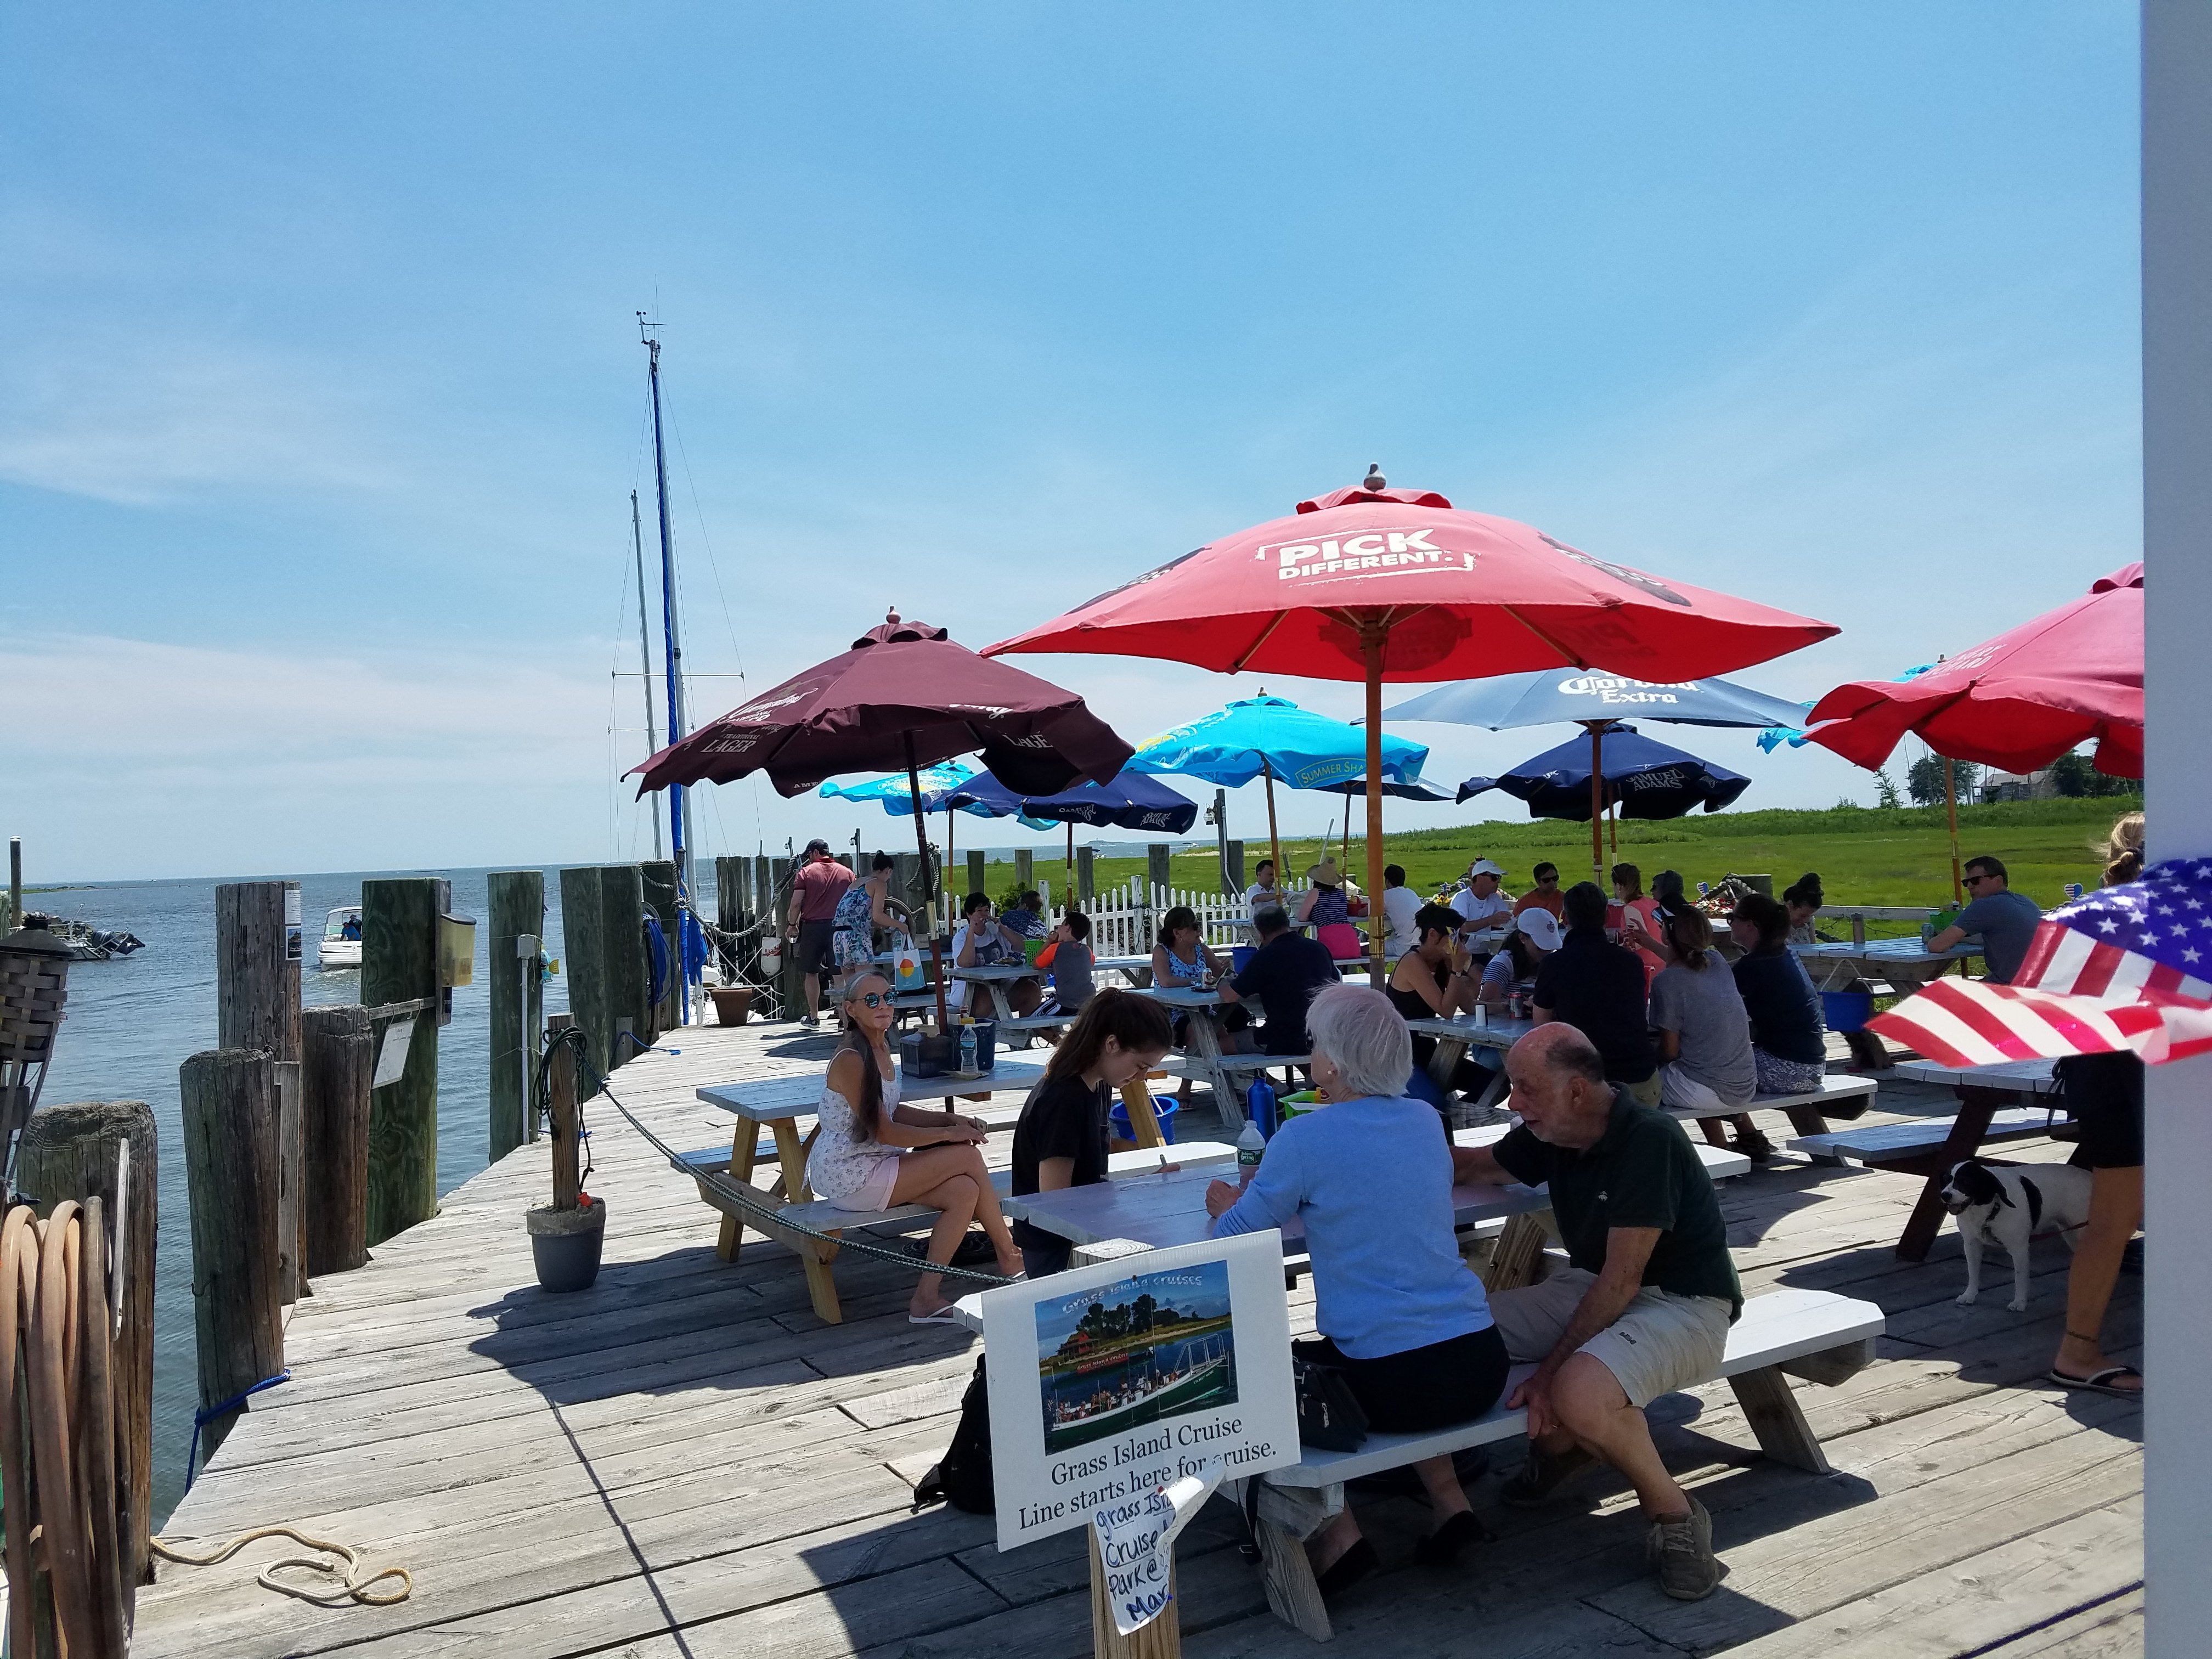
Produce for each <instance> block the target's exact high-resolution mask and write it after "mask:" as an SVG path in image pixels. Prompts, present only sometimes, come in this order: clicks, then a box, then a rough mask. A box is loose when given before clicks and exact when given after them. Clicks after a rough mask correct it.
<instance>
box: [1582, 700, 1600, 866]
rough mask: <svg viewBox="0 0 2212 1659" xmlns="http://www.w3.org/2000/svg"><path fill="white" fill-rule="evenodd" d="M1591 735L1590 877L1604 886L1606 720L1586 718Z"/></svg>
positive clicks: (1585, 722) (1585, 723)
mask: <svg viewBox="0 0 2212 1659" xmlns="http://www.w3.org/2000/svg"><path fill="white" fill-rule="evenodd" d="M1583 725H1584V726H1587V727H1588V728H1589V734H1590V879H1591V880H1592V881H1594V882H1595V883H1596V884H1598V886H1599V888H1600V889H1601V890H1602V889H1603V888H1604V886H1605V738H1604V737H1603V736H1602V735H1601V734H1602V733H1603V732H1604V731H1605V722H1604V721H1603V720H1584V721H1583Z"/></svg>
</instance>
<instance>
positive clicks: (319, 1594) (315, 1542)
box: [154, 1526, 415, 1607]
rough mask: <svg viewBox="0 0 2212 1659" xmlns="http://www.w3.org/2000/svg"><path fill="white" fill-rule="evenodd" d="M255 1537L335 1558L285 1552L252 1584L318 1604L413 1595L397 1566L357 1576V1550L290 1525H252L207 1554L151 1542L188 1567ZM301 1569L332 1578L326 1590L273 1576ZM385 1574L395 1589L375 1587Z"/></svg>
mask: <svg viewBox="0 0 2212 1659" xmlns="http://www.w3.org/2000/svg"><path fill="white" fill-rule="evenodd" d="M257 1538H289V1539H290V1540H291V1541H293V1542H294V1543H295V1544H301V1545H305V1546H306V1547H307V1548H309V1549H311V1550H321V1551H322V1552H324V1553H325V1554H327V1555H334V1556H336V1557H337V1560H336V1561H321V1560H317V1559H315V1558H314V1557H313V1556H311V1555H288V1556H286V1557H285V1558H284V1559H283V1560H281V1561H271V1562H270V1564H269V1565H267V1566H265V1567H264V1568H262V1570H261V1571H260V1572H259V1573H258V1574H257V1575H256V1576H255V1577H254V1581H253V1582H254V1583H257V1584H258V1585H260V1586H261V1587H262V1589H272V1590H275V1591H276V1592H277V1593H278V1594H279V1595H296V1596H298V1597H299V1598H300V1600H301V1601H312V1602H313V1603H314V1604H315V1605H316V1606H317V1607H344V1606H346V1605H347V1604H348V1603H349V1602H350V1603H355V1604H357V1605H359V1606H361V1607H392V1606H394V1605H396V1604H397V1603H398V1602H401V1601H405V1600H406V1599H407V1598H408V1597H409V1596H410V1595H413V1594H414V1593H415V1575H414V1574H412V1573H410V1572H409V1571H407V1569H406V1568H404V1567H403V1566H398V1565H392V1566H389V1567H380V1568H379V1569H378V1570H377V1571H374V1572H372V1573H370V1574H369V1575H368V1577H366V1578H364V1577H362V1559H361V1552H360V1551H358V1550H356V1549H354V1548H352V1547H349V1546H348V1545H345V1544H340V1543H337V1542H335V1541H332V1540H331V1539H328V1538H310V1537H309V1536H308V1535H307V1534H306V1533H304V1532H301V1531H298V1530H296V1529H295V1528H291V1527H282V1526H278V1527H256V1528H253V1530H252V1531H251V1532H242V1533H240V1534H238V1536H237V1537H235V1538H234V1539H232V1540H231V1541H229V1542H228V1543H227V1544H224V1545H222V1547H219V1548H217V1549H216V1550H214V1551H212V1552H210V1553H208V1554H206V1555H187V1554H185V1553H184V1552H183V1551H182V1550H180V1549H179V1548H178V1547H176V1546H175V1545H174V1544H170V1543H166V1542H164V1541H162V1540H161V1539H159V1538H156V1539H155V1540H154V1553H155V1554H156V1555H158V1556H160V1557H161V1559H163V1560H164V1561H174V1562H176V1563H178V1564H179V1565H182V1566H187V1567H211V1566H214V1565H216V1563H217V1562H219V1561H228V1560H229V1559H230V1558H231V1557H232V1556H234V1555H235V1554H237V1553H239V1551H240V1550H242V1549H244V1548H245V1547H246V1546H247V1545H248V1544H251V1543H252V1542H253V1541H254V1540H256V1539H257ZM293 1567H296V1568H300V1569H301V1570H302V1571H307V1572H319V1573H320V1574H322V1575H323V1576H324V1577H325V1579H328V1580H331V1581H332V1582H331V1583H330V1584H329V1585H328V1586H327V1587H326V1588H319V1587H317V1586H315V1585H312V1584H296V1583H286V1582H285V1581H284V1580H283V1579H282V1578H279V1577H277V1576H276V1575H277V1574H278V1573H280V1572H283V1571H285V1570H286V1569H288V1568H293ZM386 1578H396V1579H398V1581H399V1585H398V1589H394V1590H390V1591H379V1590H377V1589H375V1586H376V1585H377V1584H378V1583H381V1582H382V1581H383V1580H385V1579H386Z"/></svg>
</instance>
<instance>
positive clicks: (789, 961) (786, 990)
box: [768, 859, 806, 1019]
mask: <svg viewBox="0 0 2212 1659" xmlns="http://www.w3.org/2000/svg"><path fill="white" fill-rule="evenodd" d="M794 868H795V866H794V865H793V860H790V859H770V860H769V861H768V876H769V921H770V923H771V925H772V926H773V927H775V932H776V937H777V938H779V939H781V940H782V941H783V967H782V968H781V969H780V970H779V971H778V972H777V974H776V976H775V1006H776V1009H777V1012H778V1013H779V1015H780V1016H781V1018H785V1019H797V1018H799V1016H800V1015H801V1014H803V1013H805V1012H806V987H805V985H804V984H802V983H801V982H800V981H802V980H803V979H804V977H805V975H802V974H800V972H799V938H798V934H797V933H796V932H795V931H794V930H793V927H792V926H791V895H792V885H791V877H792V872H793V869H794Z"/></svg>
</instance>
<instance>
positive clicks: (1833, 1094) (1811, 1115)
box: [1667, 1072, 1879, 1163]
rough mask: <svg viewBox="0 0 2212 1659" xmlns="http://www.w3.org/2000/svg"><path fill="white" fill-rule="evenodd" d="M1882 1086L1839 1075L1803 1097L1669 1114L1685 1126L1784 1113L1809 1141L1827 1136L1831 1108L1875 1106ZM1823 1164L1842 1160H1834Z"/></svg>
mask: <svg viewBox="0 0 2212 1659" xmlns="http://www.w3.org/2000/svg"><path fill="white" fill-rule="evenodd" d="M1878 1086H1879V1085H1877V1084H1876V1083H1875V1079H1872V1078H1870V1077H1853V1076H1851V1075H1850V1073H1844V1072H1838V1073H1832V1074H1830V1075H1829V1076H1826V1077H1824V1078H1822V1079H1820V1087H1819V1088H1817V1089H1808V1090H1806V1091H1804V1092H1803V1093H1802V1094H1794V1095H1754V1096H1753V1097H1752V1099H1751V1103H1750V1104H1749V1105H1747V1106H1700V1107H1688V1106H1669V1107H1668V1108H1667V1111H1668V1115H1670V1116H1673V1117H1677V1118H1680V1120H1681V1121H1683V1122H1685V1123H1692V1122H1695V1121H1697V1120H1698V1119H1699V1118H1701V1117H1735V1116H1736V1115H1738V1114H1740V1113H1743V1112H1780V1113H1782V1114H1783V1115H1785V1116H1786V1117H1788V1118H1789V1120H1790V1127H1791V1128H1793V1129H1795V1130H1796V1131H1797V1133H1799V1134H1800V1135H1802V1136H1806V1137H1808V1138H1809V1137H1813V1136H1817V1135H1820V1134H1822V1133H1826V1130H1827V1127H1828V1110H1829V1109H1830V1108H1832V1107H1835V1106H1838V1105H1840V1104H1841V1103H1844V1102H1845V1101H1851V1100H1860V1101H1864V1102H1866V1103H1868V1104H1869V1105H1871V1104H1873V1103H1874V1097H1875V1090H1876V1088H1877V1087H1878ZM1804 1144H1805V1143H1804V1141H1803V1140H1793V1141H1791V1142H1790V1145H1791V1146H1803V1145H1804ZM1823 1161H1824V1162H1827V1163H1834V1162H1837V1161H1838V1160H1836V1159H1834V1158H1827V1159H1825V1160H1823Z"/></svg>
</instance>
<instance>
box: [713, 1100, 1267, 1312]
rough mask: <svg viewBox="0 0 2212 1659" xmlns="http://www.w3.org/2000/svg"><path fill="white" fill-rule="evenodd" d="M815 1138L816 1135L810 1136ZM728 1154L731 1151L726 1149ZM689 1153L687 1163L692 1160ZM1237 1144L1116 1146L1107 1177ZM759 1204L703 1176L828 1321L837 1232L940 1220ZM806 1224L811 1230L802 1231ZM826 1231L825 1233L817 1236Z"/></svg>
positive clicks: (998, 1176)
mask: <svg viewBox="0 0 2212 1659" xmlns="http://www.w3.org/2000/svg"><path fill="white" fill-rule="evenodd" d="M808 1139H809V1141H810V1143H811V1139H812V1137H811V1136H809V1137H808ZM722 1156H723V1158H725V1159H726V1158H727V1157H728V1154H726V1153H724V1154H722ZM688 1161H689V1160H688V1159H687V1163H688ZM1236 1161H1237V1149H1236V1148H1235V1147H1234V1146H1225V1145H1223V1144H1222V1143H1220V1142H1218V1141H1211V1140H1200V1141H1192V1142H1189V1143H1188V1144H1185V1145H1182V1146H1160V1147H1139V1149H1138V1150H1136V1151H1134V1152H1112V1153H1109V1154H1108V1156H1107V1179H1109V1181H1111V1180H1119V1179H1121V1178H1122V1177H1124V1176H1141V1175H1149V1174H1152V1173H1153V1172H1155V1171H1157V1170H1158V1169H1159V1167H1160V1165H1161V1164H1162V1163H1163V1162H1165V1163H1168V1164H1182V1165H1184V1166H1186V1167H1202V1166H1204V1165H1206V1164H1234V1163H1235V1162H1236ZM991 1185H992V1188H993V1189H994V1191H996V1192H997V1193H998V1194H999V1196H1000V1198H1005V1197H1006V1195H1007V1194H1008V1193H1009V1192H1010V1191H1011V1190H1012V1187H1013V1172H1012V1170H994V1171H993V1172H992V1175H991ZM754 1190H755V1192H756V1194H757V1196H758V1200H759V1204H760V1209H766V1208H767V1207H768V1206H771V1205H773V1206H775V1211H774V1214H773V1215H772V1216H770V1215H763V1214H762V1213H761V1212H760V1209H745V1208H744V1207H743V1206H741V1205H740V1204H739V1203H738V1200H736V1199H734V1198H732V1197H731V1196H730V1195H729V1194H726V1193H724V1192H722V1191H721V1190H720V1188H717V1187H714V1186H712V1185H709V1184H708V1182H704V1181H702V1182H700V1183H699V1194H700V1196H701V1197H702V1198H704V1199H705V1200H707V1202H708V1203H709V1204H711V1205H713V1206H714V1207H715V1208H716V1209H718V1210H720V1211H722V1212H724V1213H725V1214H726V1215H729V1216H731V1217H732V1218H737V1219H738V1220H741V1221H742V1222H743V1223H744V1225H745V1226H747V1227H749V1228H750V1229H752V1230H753V1231H755V1232H758V1233H762V1234H764V1235H766V1236H767V1237H769V1238H772V1239H775V1241H776V1242H777V1243H781V1244H785V1245H787V1246H789V1247H790V1249H792V1250H793V1252H794V1253H795V1254H796V1255H798V1256H799V1261H801V1262H802V1263H803V1264H804V1265H805V1268H806V1283H807V1291H808V1294H809V1296H810V1297H811V1300H812V1301H813V1304H814V1311H815V1313H816V1314H817V1315H818V1316H820V1317H821V1319H822V1320H823V1322H825V1323H827V1324H831V1325H836V1324H840V1323H842V1322H843V1319H844V1312H843V1310H842V1309H841V1308H840V1307H839V1306H838V1304H837V1287H836V1280H835V1279H833V1278H832V1277H831V1276H830V1272H829V1266H830V1263H832V1262H834V1261H836V1259H837V1245H836V1242H835V1239H836V1235H838V1234H840V1233H847V1232H870V1231H893V1232H912V1231H916V1226H915V1224H916V1223H918V1222H921V1223H926V1224H927V1225H931V1226H933V1225H936V1218H937V1215H938V1212H937V1211H935V1210H934V1209H932V1208H931V1207H930V1206H928V1205H927V1204H898V1205H894V1206H891V1207H890V1208H889V1209H886V1210H848V1209H844V1208H842V1207H840V1206H837V1205H836V1204H833V1203H831V1202H830V1201H829V1200H828V1199H823V1198H816V1199H804V1200H796V1201H794V1202H791V1203H777V1201H776V1194H775V1193H773V1192H770V1191H769V1190H767V1189H765V1188H755V1189H754ZM801 1228H804V1229H805V1230H806V1231H799V1230H800V1229H801ZM817 1233H827V1234H829V1235H830V1236H831V1237H829V1239H823V1238H818V1237H815V1235H816V1234H817Z"/></svg>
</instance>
